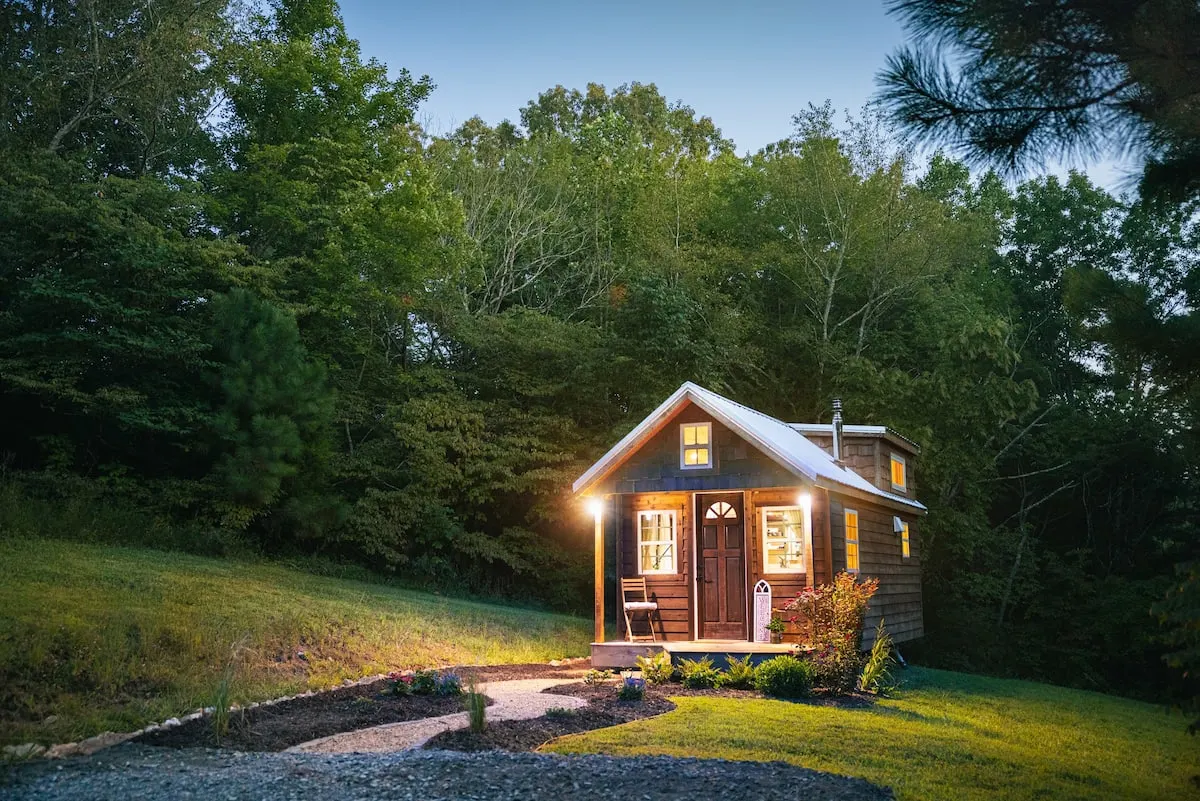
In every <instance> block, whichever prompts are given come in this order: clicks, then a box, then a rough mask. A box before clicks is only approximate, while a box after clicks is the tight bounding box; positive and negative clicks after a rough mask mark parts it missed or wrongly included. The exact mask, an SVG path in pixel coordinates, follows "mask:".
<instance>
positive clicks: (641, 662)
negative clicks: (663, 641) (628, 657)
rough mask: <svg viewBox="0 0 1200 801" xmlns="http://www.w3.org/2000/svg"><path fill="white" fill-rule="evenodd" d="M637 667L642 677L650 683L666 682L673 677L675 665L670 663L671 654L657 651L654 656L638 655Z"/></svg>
mask: <svg viewBox="0 0 1200 801" xmlns="http://www.w3.org/2000/svg"><path fill="white" fill-rule="evenodd" d="M637 668H638V670H640V671H642V678H644V679H645V680H646V681H647V682H649V683H650V684H666V683H667V682H669V681H671V680H672V679H674V678H675V666H674V665H673V664H671V655H670V654H668V653H667V652H666V651H659V652H658V653H657V654H655V655H654V656H639V657H638V658H637Z"/></svg>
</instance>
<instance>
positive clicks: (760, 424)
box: [573, 381, 925, 512]
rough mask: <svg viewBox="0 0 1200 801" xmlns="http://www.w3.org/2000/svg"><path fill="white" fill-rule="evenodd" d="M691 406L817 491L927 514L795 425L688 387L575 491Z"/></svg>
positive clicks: (603, 460)
mask: <svg viewBox="0 0 1200 801" xmlns="http://www.w3.org/2000/svg"><path fill="white" fill-rule="evenodd" d="M687 401H691V402H692V403H694V404H696V405H697V406H699V407H700V408H701V409H703V410H704V411H706V412H708V413H709V414H710V415H712V416H713V418H714V419H716V420H719V421H720V422H721V423H723V424H724V425H725V426H726V427H728V428H729V429H731V430H732V431H734V432H735V433H737V434H738V435H739V436H741V437H742V438H743V439H745V440H746V441H748V442H749V443H750V444H752V445H754V446H755V447H756V448H758V449H759V450H761V451H762V452H763V453H765V454H766V455H767V456H769V457H771V458H772V459H773V460H775V461H776V462H778V463H779V464H780V465H782V466H783V467H785V468H786V469H788V470H789V471H791V472H792V473H794V474H796V475H797V476H799V477H801V478H804V479H807V480H808V481H811V482H812V483H814V484H816V485H817V486H821V487H825V488H826V489H831V490H833V491H835V492H849V493H850V494H855V495H864V494H865V495H870V496H874V497H876V498H878V499H879V500H881V501H884V502H887V503H888V504H889V505H893V506H902V507H905V508H907V509H910V510H914V511H919V512H924V511H925V506H924V505H923V504H921V503H918V502H917V501H914V500H912V499H910V498H905V497H903V496H900V495H895V494H893V493H890V492H885V491H884V490H881V489H879V488H878V487H876V486H875V485H874V484H872V483H871V482H870V481H867V480H866V479H865V478H863V477H862V476H860V475H859V474H858V473H855V472H854V471H853V470H849V469H847V468H845V467H842V466H840V465H838V464H837V463H836V462H834V460H833V457H832V456H830V455H829V454H828V453H826V452H825V451H824V450H822V449H821V448H820V447H819V446H818V445H816V444H814V443H813V442H811V441H810V440H809V439H807V438H806V437H805V436H804V435H803V434H801V433H800V432H799V431H797V430H796V429H795V428H793V427H792V426H790V425H788V424H787V423H784V422H783V421H781V420H776V419H775V418H774V417H771V416H769V415H765V414H763V413H762V412H759V411H756V410H754V409H751V408H750V407H748V406H743V405H742V404H740V403H737V402H735V401H731V400H730V399H729V398H726V397H723V396H721V395H718V394H717V393H715V392H712V391H710V390H707V389H705V388H704V387H701V386H698V385H696V384H693V383H692V382H690V381H688V382H685V383H684V384H683V385H682V386H680V387H679V389H677V390H675V391H674V392H673V393H671V397H669V398H667V399H666V400H665V401H663V402H662V403H661V404H659V406H658V408H657V409H655V410H654V411H653V412H651V413H650V414H649V416H647V417H646V419H645V420H643V421H642V422H640V423H638V424H637V425H636V426H635V427H634V429H633V430H632V431H630V432H629V433H628V434H626V435H625V436H624V437H623V438H622V439H621V441H620V442H618V443H617V444H616V445H614V446H613V447H612V448H611V449H609V451H608V453H606V454H604V456H602V457H600V461H598V462H596V463H595V464H594V465H592V466H591V467H590V468H588V469H587V471H586V472H585V473H584V474H583V475H581V476H580V477H579V478H578V479H576V480H575V484H574V486H573V489H574V491H575V492H582V491H584V490H586V489H587V488H588V487H590V486H591V485H592V484H593V483H595V482H596V481H597V480H599V479H600V478H601V477H603V476H604V475H605V474H606V473H607V472H608V471H609V470H610V469H611V468H612V467H613V466H614V465H616V464H617V463H618V462H620V461H621V460H622V459H624V458H625V457H626V456H628V455H629V454H630V453H632V452H633V451H635V450H636V449H637V448H638V447H639V446H640V445H641V444H642V442H643V441H644V440H645V439H646V438H647V437H648V436H650V435H652V434H653V433H654V432H655V431H656V430H657V429H658V426H659V425H660V424H661V423H662V422H664V421H665V420H666V419H667V418H668V417H670V416H671V415H672V414H674V413H675V412H676V411H677V410H678V409H679V407H680V406H682V405H683V404H684V403H686V402H687Z"/></svg>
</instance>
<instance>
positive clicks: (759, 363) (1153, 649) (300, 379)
mask: <svg viewBox="0 0 1200 801" xmlns="http://www.w3.org/2000/svg"><path fill="white" fill-rule="evenodd" d="M935 5H937V6H938V7H939V8H940V5H939V4H925V5H921V8H926V7H928V8H929V9H934V6H935ZM960 5H962V6H963V7H965V6H966V5H970V4H960ZM993 5H994V4H993ZM1058 5H1062V6H1064V7H1071V8H1074V6H1073V5H1071V4H1069V3H1067V4H1058ZM956 7H957V6H956ZM989 7H990V6H989ZM913 9H914V11H913V13H916V9H917V6H916V5H914V6H913ZM928 13H930V14H932V13H933V10H929V11H928ZM947 13H949V12H947ZM962 13H963V14H966V13H967V12H966V11H963V12H962ZM972 13H975V12H972ZM980 13H981V12H980ZM999 13H1000V12H997V14H999ZM1080 13H1082V12H1080ZM4 15H5V16H4V17H3V19H4V21H5V22H4V24H5V25H6V28H5V38H4V40H3V42H2V43H0V48H3V49H2V56H3V59H4V63H5V65H6V68H5V69H4V70H2V71H0V84H2V85H0V97H2V99H3V104H4V108H5V120H4V125H3V127H2V128H0V246H2V247H0V252H3V254H4V256H3V259H2V260H0V453H2V454H3V465H4V472H3V474H2V476H3V480H4V481H6V482H13V483H14V484H16V485H17V486H18V487H19V488H20V491H22V492H27V493H31V494H38V495H43V496H46V497H49V498H68V497H70V498H78V497H87V498H91V499H93V500H94V502H95V503H98V504H104V505H106V506H109V507H112V508H117V509H120V508H138V509H140V510H149V511H150V512H151V513H152V514H154V515H155V516H156V519H159V520H162V521H164V523H163V525H164V526H165V527H167V528H170V529H172V530H173V531H175V532H181V533H180V534H179V535H178V536H175V537H173V538H172V539H171V544H179V543H180V542H183V543H186V544H187V545H188V547H193V548H196V549H204V550H233V549H243V550H252V551H256V552H262V553H271V554H285V555H289V556H301V557H305V558H315V557H320V558H332V559H337V560H343V561H350V562H354V563H357V564H360V565H364V566H367V567H369V568H370V569H372V570H374V571H376V572H379V573H383V574H389V575H394V576H397V577H400V578H402V579H403V580H405V581H409V582H414V583H425V584H428V585H433V586H437V587H440V588H445V589H453V590H455V591H460V592H475V593H487V594H499V595H505V596H508V597H515V598H520V599H522V600H525V601H528V602H531V603H540V604H547V605H553V606H558V607H562V608H569V609H579V608H585V605H584V600H585V597H586V596H585V590H586V587H587V584H586V581H587V577H588V571H587V564H588V560H587V553H588V552H587V547H588V545H589V544H590V539H589V537H588V534H587V530H586V528H587V521H586V520H585V519H584V515H583V514H581V510H579V509H578V508H577V504H576V503H575V502H574V501H573V499H572V498H571V497H570V495H569V487H570V483H571V480H572V479H573V478H574V477H576V476H577V475H578V474H579V472H581V471H582V469H583V468H585V467H586V465H588V464H589V463H591V462H592V461H594V459H595V458H596V457H598V456H599V455H600V454H601V453H603V452H604V451H605V450H606V449H607V448H608V447H609V446H610V445H611V444H612V442H613V441H615V440H616V439H617V438H618V437H620V436H621V435H622V434H624V433H625V432H626V431H628V430H629V428H630V427H631V426H633V425H634V424H635V423H636V422H637V421H638V420H640V419H641V418H642V417H643V416H644V415H645V414H646V413H647V412H649V411H650V410H651V409H653V408H654V407H655V406H656V405H657V404H658V403H660V402H661V401H662V399H663V398H664V397H666V395H668V394H669V393H670V392H671V391H673V390H674V389H675V388H676V387H678V386H679V384H680V383H681V382H683V381H685V380H693V381H697V382H699V383H702V384H704V385H706V386H708V387H711V388H713V389H714V390H717V391H721V392H724V393H727V394H729V395H731V396H732V397H735V398H737V399H738V400H740V401H742V402H745V403H747V404H750V405H752V406H754V407H756V408H760V409H762V410H764V411H766V412H768V413H771V414H773V415H776V416H778V417H780V418H784V419H789V420H802V421H822V420H826V421H827V420H828V419H829V409H830V402H831V399H832V398H833V397H835V396H837V397H842V398H843V399H844V400H845V402H846V409H847V415H848V418H850V419H851V421H852V422H856V423H857V422H861V423H878V424H887V425H890V426H893V427H894V428H896V429H898V430H900V431H903V432H904V433H905V434H907V435H908V436H910V437H913V438H914V439H916V440H917V441H919V442H921V443H922V445H923V446H924V450H923V453H922V455H921V458H920V459H919V461H918V463H917V464H916V465H915V466H914V471H915V473H916V475H917V476H918V481H919V484H920V487H921V497H922V500H923V501H924V502H925V503H927V504H928V506H929V507H930V515H929V518H928V520H927V522H925V523H924V524H922V525H921V526H920V528H919V530H918V532H917V536H919V537H921V541H922V546H923V549H922V552H923V555H924V559H923V569H924V573H925V575H924V587H925V598H926V628H927V630H928V631H929V632H930V635H929V637H928V638H927V640H928V641H927V643H926V655H925V657H924V658H926V659H927V660H929V661H933V662H937V663H940V664H946V665H954V666H958V667H966V668H971V669H976V670H988V671H992V672H997V673H1007V674H1014V675H1026V676H1033V677H1039V678H1045V679H1051V680H1054V681H1060V682H1064V683H1070V684H1076V685H1081V686H1087V687H1092V688H1097V689H1108V690H1119V691H1122V692H1127V693H1131V694H1141V695H1155V694H1157V696H1158V697H1161V696H1162V692H1160V691H1159V690H1158V689H1152V688H1162V687H1166V686H1167V673H1166V672H1165V671H1166V668H1165V665H1164V663H1163V662H1162V660H1161V657H1162V656H1163V654H1164V653H1165V652H1167V651H1168V650H1172V649H1173V650H1176V651H1180V652H1186V650H1187V647H1188V646H1187V641H1186V639H1185V640H1184V641H1181V642H1177V643H1176V644H1174V645H1168V644H1166V643H1163V642H1161V641H1159V640H1158V639H1157V630H1156V629H1155V628H1154V626H1153V621H1152V618H1151V617H1150V607H1151V605H1152V604H1153V603H1154V602H1155V601H1156V599H1160V598H1161V597H1162V596H1163V594H1164V593H1165V591H1166V589H1167V587H1168V586H1169V585H1170V583H1171V574H1172V571H1173V569H1174V565H1175V564H1177V563H1180V562H1182V561H1184V560H1186V559H1187V558H1188V556H1189V555H1191V554H1194V553H1195V551H1196V549H1197V546H1198V544H1200V537H1198V532H1197V530H1196V527H1195V522H1194V521H1195V509H1194V503H1195V502H1194V500H1193V499H1194V498H1195V497H1197V495H1196V489H1197V488H1196V486H1195V481H1196V476H1197V472H1196V469H1195V468H1196V455H1197V453H1200V442H1197V439H1196V435H1195V433H1194V431H1195V430H1196V426H1195V417H1196V410H1197V401H1198V400H1200V394H1198V393H1197V390H1196V387H1197V386H1198V384H1197V383H1196V381H1195V380H1194V376H1195V374H1196V372H1197V370H1196V367H1197V363H1196V361H1195V358H1196V356H1195V354H1196V352H1197V351H1196V349H1195V348H1194V347H1192V346H1191V343H1194V342H1195V337H1194V334H1195V331H1194V326H1195V322H1194V319H1193V317H1194V315H1191V314H1190V310H1191V309H1194V308H1195V307H1196V303H1195V293H1196V291H1197V287H1198V286H1200V285H1197V284H1196V282H1195V279H1194V276H1195V275H1196V270H1195V267H1196V253H1197V252H1198V248H1197V244H1198V242H1197V238H1198V237H1200V226H1198V225H1197V222H1196V215H1195V209H1194V207H1192V206H1189V205H1186V204H1182V205H1181V204H1174V205H1172V204H1163V203H1150V202H1131V201H1129V200H1127V199H1125V198H1120V197H1114V196H1113V195H1111V194H1109V193H1108V192H1106V191H1105V190H1103V189H1102V188H1100V187H1097V186H1096V185H1094V184H1093V183H1091V182H1090V181H1089V180H1088V179H1087V178H1086V177H1085V176H1083V175H1079V174H1072V175H1071V176H1070V177H1068V178H1067V179H1065V180H1063V179H1058V178H1054V177H1035V178H1032V179H1030V180H1027V181H1025V182H1023V183H1020V184H1016V185H1014V184H1011V183H1006V182H1005V181H1004V180H1002V179H1001V178H1000V177H999V176H997V175H996V174H994V173H990V172H989V173H983V174H977V175H974V176H973V175H972V173H971V172H970V170H969V169H968V166H967V165H966V164H964V163H962V162H960V161H956V160H954V159H952V158H950V157H947V156H945V155H941V154H939V155H936V156H934V157H932V158H928V159H922V160H916V159H914V158H913V157H912V156H911V155H908V154H907V153H906V152H904V151H903V150H901V149H899V148H897V147H896V146H895V144H894V143H893V142H892V141H891V140H890V138H889V137H888V136H887V135H886V133H885V128H886V126H885V124H884V121H883V120H882V119H880V118H879V116H878V115H877V113H876V112H872V111H867V112H865V113H864V114H863V115H860V116H849V117H845V118H843V117H842V116H840V115H837V114H835V113H834V112H833V110H832V108H831V107H830V106H829V105H828V104H825V105H813V106H810V107H809V108H807V109H803V110H799V113H797V114H796V116H795V118H794V119H793V128H792V130H791V131H785V132H781V133H784V134H785V135H784V136H783V137H782V138H781V139H780V140H779V141H778V142H776V143H774V144H772V145H770V146H768V147H766V148H763V149H761V150H760V151H759V152H756V153H752V154H748V155H746V156H739V155H737V154H736V152H735V150H734V146H733V143H732V142H730V141H729V140H728V139H727V138H726V137H725V136H724V135H723V134H722V133H721V131H720V130H719V128H718V127H717V126H716V124H715V123H714V121H713V120H712V119H710V118H708V117H706V116H704V115H703V114H702V113H701V112H700V111H698V110H696V109H693V108H691V107H689V106H687V105H686V104H684V103H681V102H674V101H671V100H669V99H668V98H666V97H664V96H663V95H662V93H661V92H660V91H659V90H658V89H657V88H656V87H655V86H654V85H653V84H649V83H633V84H628V85H622V86H617V87H605V86H601V85H598V84H591V85H588V86H586V87H583V88H581V89H578V90H574V89H567V88H565V87H561V86H557V87H553V88H550V89H548V90H547V91H546V92H543V93H542V94H540V95H539V96H538V97H536V98H532V99H531V100H530V102H529V103H527V104H526V105H525V106H524V107H523V108H521V109H514V117H515V118H514V120H513V121H503V122H500V123H497V124H489V123H487V122H485V121H483V120H481V119H471V120H468V121H467V122H465V123H463V124H462V125H461V126H460V127H459V128H458V129H457V130H455V131H452V132H449V133H447V134H445V135H442V136H431V135H430V134H429V133H428V132H426V131H423V130H421V128H420V127H419V126H418V125H417V124H416V123H415V122H414V120H415V119H416V116H417V110H418V109H419V105H420V103H421V102H422V100H423V99H424V98H425V97H426V96H427V95H428V94H429V92H431V91H433V85H432V82H431V81H430V80H429V79H427V78H423V77H415V76H413V75H411V74H409V73H407V72H404V71H394V72H391V73H389V71H388V70H387V69H386V68H385V66H384V65H382V64H379V63H377V62H374V61H372V60H370V59H365V58H364V57H363V56H362V54H361V52H360V50H359V47H358V45H357V43H356V42H355V41H354V40H353V39H351V38H350V37H349V36H348V35H347V34H346V31H345V27H344V25H343V24H342V21H341V19H340V17H339V15H338V13H337V9H336V6H335V5H334V4H333V3H332V2H331V1H329V0H276V2H273V3H270V4H268V5H266V6H263V7H261V8H258V9H256V10H254V11H253V12H251V13H243V12H242V11H241V10H240V7H230V8H226V7H225V6H224V4H216V5H206V4H205V3H198V4H197V3H191V2H189V3H183V4H176V3H171V2H169V0H168V1H167V2H157V1H156V2H150V0H144V2H132V1H130V2H102V1H101V0H93V1H92V2H81V3H61V4H54V3H17V4H10V5H9V6H8V7H6V9H5V11H4ZM938 19H941V17H938ZM947 19H950V20H951V21H953V20H959V19H960V17H955V16H953V15H951V16H950V17H947ZM961 19H967V17H962V18H961ZM971 19H975V17H971ZM989 19H990V18H989ZM947 24H949V23H947ZM956 24H957V23H956ZM1097 30H1099V29H1097ZM1035 33H1036V31H1035ZM965 35H966V34H964V36H965ZM1030 35H1031V36H1032V35H1033V34H1032V33H1031V34H1030ZM96 37H99V39H100V40H101V42H102V46H101V47H99V48H97V47H96V46H95V45H94V41H95V38H96ZM989 41H990V40H989ZM1089 41H1090V40H1089ZM90 43H91V44H90ZM1019 44H1020V42H1017V43H1016V44H1013V43H1011V42H1008V41H1007V40H1005V41H1004V42H1001V41H999V40H997V41H996V43H995V46H996V47H1001V46H1003V47H1005V48H1008V47H1010V46H1011V47H1016V46H1017V45H1019ZM989 46H990V45H989ZM1018 50H1019V48H1018ZM997 52H999V51H997ZM1004 52H1008V51H1007V50H1005V51H1004ZM1013 52H1018V51H1013ZM989 63H991V62H989ZM39 70H40V71H41V72H42V73H43V74H54V75H58V76H60V79H59V80H57V81H56V82H53V85H46V84H43V83H42V82H37V81H31V80H29V76H31V75H33V74H35V73H36V72H37V71H39ZM148 71H152V72H153V75H152V76H151V77H148V76H150V72H148ZM1088 91H1091V90H1088ZM1043 100H1044V99H1043ZM1043 100H1038V101H1037V102H1043ZM1131 108H1132V107H1131ZM1114 113H1116V112H1114ZM1121 113H1126V112H1121ZM1128 113H1134V111H1129V112H1128ZM968 116H970V115H968ZM972 119H974V117H972ZM1038 119H1042V118H1041V117H1039V118H1038ZM1081 119H1083V121H1084V122H1087V124H1089V125H1090V124H1092V123H1091V122H1089V120H1091V119H1092V118H1091V117H1086V119H1084V118H1081ZM1163 124H1166V123H1163ZM1037 136H1041V134H1040V133H1039V134H1036V135H1035V134H1032V133H1031V134H1030V135H1029V137H1032V138H1029V137H1027V139H1026V140H1024V141H1027V142H1028V143H1032V144H1036V143H1037V142H1038V141H1039V140H1038V139H1037ZM1021 147H1025V145H1024V144H1021ZM1013 152H1014V153H1017V152H1018V151H1013ZM1020 152H1022V153H1023V152H1025V151H1023V150H1022V151H1020ZM1155 153H1156V154H1157V155H1158V156H1162V157H1163V158H1166V157H1167V156H1171V154H1174V153H1175V151H1174V150H1171V149H1170V148H1168V149H1165V150H1161V151H1158V150H1156V151H1155ZM1156 157H1157V156H1156ZM67 535H70V536H86V533H80V532H64V536H67ZM129 536H130V538H131V539H137V538H143V539H144V538H150V537H153V536H156V534H155V532H130V534H129ZM1184 597H1190V596H1186V595H1185V596H1184ZM1185 608H1186V604H1185V605H1184V606H1183V607H1181V606H1179V605H1168V606H1166V607H1163V608H1162V609H1160V611H1159V614H1160V615H1161V616H1162V617H1163V618H1164V619H1166V620H1168V621H1170V622H1172V623H1173V624H1174V623H1178V620H1179V619H1180V617H1181V615H1184V612H1182V611H1181V609H1185ZM1174 630H1180V629H1179V628H1178V626H1177V627H1176V629H1174Z"/></svg>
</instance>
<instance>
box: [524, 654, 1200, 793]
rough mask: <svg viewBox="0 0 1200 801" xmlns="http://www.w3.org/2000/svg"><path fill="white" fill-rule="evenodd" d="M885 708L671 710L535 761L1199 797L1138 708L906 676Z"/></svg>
mask: <svg viewBox="0 0 1200 801" xmlns="http://www.w3.org/2000/svg"><path fill="white" fill-rule="evenodd" d="M903 676H904V678H905V685H904V688H903V689H902V690H901V691H899V692H898V693H897V694H896V696H895V697H894V698H888V699H881V700H880V701H879V702H878V703H876V704H875V705H874V706H873V707H871V708H864V709H839V708H831V707H820V706H814V705H806V704H793V703H787V702H783V701H769V700H741V699H726V698H695V697H692V698H686V697H684V698H676V699H675V703H676V704H678V709H676V710H675V711H674V712H671V713H668V714H667V715H664V716H662V717H657V718H650V719H647V720H642V721H638V722H635V723H630V724H626V725H624V726H618V727H615V728H610V729H599V730H597V731H593V732H588V733H586V734H580V735H573V736H570V737H565V738H562V739H560V740H556V741H554V742H553V743H551V744H550V745H548V746H546V747H545V750H548V751H555V752H558V753H596V752H601V753H606V754H617V755H633V754H670V755H676V756H697V757H710V758H717V757H719V758H723V759H737V760H755V761H769V760H783V761H786V762H790V763H793V764H796V765H801V766H803V767H806V768H814V769H816V770H823V771H830V772H833V773H839V774H844V775H847V776H857V777H861V778H863V779H867V780H868V781H871V782H875V783H877V784H882V785H890V786H891V787H892V788H893V789H894V790H895V793H896V797H897V798H898V799H900V800H901V801H917V800H918V799H919V800H920V801H943V800H944V801H975V800H976V799H978V800H979V801H982V800H983V799H989V800H993V801H994V800H996V799H1011V800H1013V801H1016V800H1018V799H1020V800H1021V801H1024V799H1055V801H1072V800H1073V799H1080V800H1082V799H1122V800H1123V801H1137V800H1138V799H1145V800H1146V801H1151V799H1154V800H1155V801H1164V800H1165V799H1188V798H1200V792H1198V791H1197V790H1196V789H1195V788H1194V787H1193V786H1192V785H1191V783H1190V778H1191V777H1192V776H1193V775H1195V774H1196V773H1198V772H1200V764H1197V763H1198V758H1200V741H1197V740H1196V739H1195V738H1191V737H1189V736H1188V735H1187V734H1186V733H1185V728H1186V721H1185V720H1184V719H1183V717H1182V716H1180V715H1178V714H1167V713H1166V712H1164V711H1163V710H1162V709H1161V708H1159V707H1155V706H1153V705H1150V704H1144V703H1139V702H1136V701H1129V700H1126V699H1122V698H1114V697H1111V696H1106V695H1100V694H1098V693H1090V692H1082V691H1078V690H1067V689H1063V688H1060V687H1051V686H1048V685H1044V684H1034V683H1031V682H1023V681H1009V680H1003V679H991V678H984V677H980V676H971V675H967V674H962V673H952V672H947V671H940V670H929V669H921V668H911V669H909V670H907V671H905V672H904V673H903Z"/></svg>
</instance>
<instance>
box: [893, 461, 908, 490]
mask: <svg viewBox="0 0 1200 801" xmlns="http://www.w3.org/2000/svg"><path fill="white" fill-rule="evenodd" d="M892 489H894V490H899V491H900V492H907V491H908V465H907V464H906V463H905V461H904V457H903V456H900V455H899V454H895V453H893V454H892Z"/></svg>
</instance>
